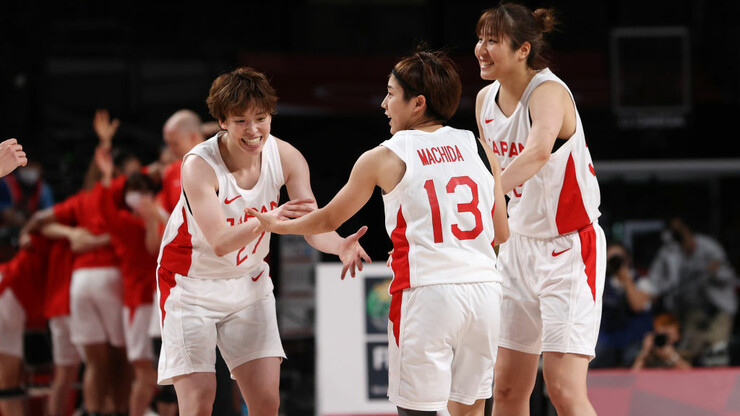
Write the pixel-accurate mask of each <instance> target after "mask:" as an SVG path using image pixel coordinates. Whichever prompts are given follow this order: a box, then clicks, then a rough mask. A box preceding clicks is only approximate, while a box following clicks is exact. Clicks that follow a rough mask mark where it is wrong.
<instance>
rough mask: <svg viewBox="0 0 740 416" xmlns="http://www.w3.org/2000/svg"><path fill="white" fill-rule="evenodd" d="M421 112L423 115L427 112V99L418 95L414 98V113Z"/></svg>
mask: <svg viewBox="0 0 740 416" xmlns="http://www.w3.org/2000/svg"><path fill="white" fill-rule="evenodd" d="M417 111H421V113H422V114H423V113H424V112H425V111H427V97H425V96H423V95H419V96H417V97H416V98H414V112H417Z"/></svg>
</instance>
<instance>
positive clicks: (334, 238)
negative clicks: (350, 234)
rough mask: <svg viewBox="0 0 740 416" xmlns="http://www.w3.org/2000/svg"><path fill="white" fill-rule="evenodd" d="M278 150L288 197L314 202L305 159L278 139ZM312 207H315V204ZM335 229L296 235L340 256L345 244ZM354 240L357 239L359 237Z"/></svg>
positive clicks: (290, 146)
mask: <svg viewBox="0 0 740 416" xmlns="http://www.w3.org/2000/svg"><path fill="white" fill-rule="evenodd" d="M278 149H279V150H280V159H281V163H282V166H283V174H284V175H285V187H286V190H287V191H288V197H289V198H290V199H292V200H305V199H311V200H314V201H315V198H314V195H313V190H312V189H311V177H310V171H309V168H308V163H307V162H306V159H305V158H304V157H303V155H302V154H301V152H300V151H298V149H296V148H295V147H293V146H292V145H290V144H289V143H287V142H285V141H283V140H279V139H278ZM313 205H314V207H316V203H315V202H314V204H313ZM340 224H341V223H340ZM337 227H338V226H337ZM337 227H334V228H331V229H324V230H322V231H319V232H316V233H314V232H311V233H305V234H304V233H298V234H304V235H305V238H306V241H308V243H309V244H311V246H313V247H314V248H316V249H318V250H321V251H323V252H325V253H329V254H337V255H340V253H342V252H343V251H346V249H347V247H346V245H347V242H346V241H345V239H344V238H342V237H340V236H339V234H337V233H336V232H334V230H336V228H337ZM362 234H364V232H363V233H362ZM356 238H359V236H357V237H356ZM359 249H360V250H361V253H358V254H360V255H361V256H362V257H363V258H365V260H366V261H369V260H370V259H369V257H367V254H365V252H364V250H362V248H361V247H359ZM340 257H341V255H340Z"/></svg>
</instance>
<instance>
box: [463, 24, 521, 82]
mask: <svg viewBox="0 0 740 416" xmlns="http://www.w3.org/2000/svg"><path fill="white" fill-rule="evenodd" d="M522 55H523V56H522ZM475 57H476V58H477V59H478V65H479V66H480V76H481V78H483V79H485V80H488V81H491V80H495V79H500V78H503V77H505V76H506V74H509V73H511V72H512V71H514V70H516V69H517V68H522V69H524V68H526V63H525V62H526V61H525V60H526V51H522V50H521V48H520V49H512V48H511V42H510V40H509V38H508V37H505V36H504V37H494V36H492V35H483V34H481V35H480V36H479V37H478V43H476V44H475Z"/></svg>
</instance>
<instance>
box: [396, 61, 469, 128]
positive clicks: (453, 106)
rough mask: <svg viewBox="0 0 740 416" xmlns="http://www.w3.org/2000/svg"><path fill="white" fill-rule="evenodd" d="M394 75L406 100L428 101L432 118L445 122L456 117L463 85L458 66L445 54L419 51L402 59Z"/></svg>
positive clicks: (429, 114) (428, 112) (428, 110)
mask: <svg viewBox="0 0 740 416" xmlns="http://www.w3.org/2000/svg"><path fill="white" fill-rule="evenodd" d="M391 73H392V74H393V76H394V77H395V78H396V79H397V80H398V83H399V84H400V85H401V87H402V88H403V98H404V100H407V101H408V100H409V99H411V98H413V97H415V96H419V95H423V96H424V98H426V103H427V111H426V114H427V115H428V116H430V117H432V118H434V119H435V120H439V121H441V122H443V123H444V122H446V121H447V120H449V119H450V118H452V116H453V115H455V112H456V111H457V107H458V105H460V95H461V94H462V85H461V83H460V76H459V75H458V74H457V70H456V69H455V63H454V62H453V61H452V59H450V57H448V56H447V54H445V53H444V52H441V51H438V52H428V51H418V52H416V53H414V54H413V55H411V56H408V57H406V58H403V59H401V61H399V62H398V63H397V64H396V66H395V67H393V71H392V72H391Z"/></svg>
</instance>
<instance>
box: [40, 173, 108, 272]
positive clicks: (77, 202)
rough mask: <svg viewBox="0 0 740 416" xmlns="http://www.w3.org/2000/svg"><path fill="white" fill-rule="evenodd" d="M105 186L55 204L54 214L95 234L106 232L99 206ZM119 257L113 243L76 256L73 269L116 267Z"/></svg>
mask: <svg viewBox="0 0 740 416" xmlns="http://www.w3.org/2000/svg"><path fill="white" fill-rule="evenodd" d="M102 190H103V186H102V185H100V184H98V185H96V186H95V188H93V189H92V190H90V191H80V192H78V193H76V194H74V195H72V196H71V197H69V198H67V199H66V200H64V201H63V202H60V203H58V204H55V205H54V216H55V217H56V219H57V221H59V222H60V223H62V224H66V225H71V226H75V227H83V228H85V229H87V230H88V231H90V232H91V233H92V234H94V235H100V234H104V233H105V232H106V227H105V218H103V215H102V213H101V211H100V207H99V206H98V199H99V194H100V192H102ZM115 266H118V259H117V258H116V254H115V252H114V251H113V247H112V246H111V245H107V246H104V247H100V248H97V249H95V250H91V251H88V252H86V253H79V254H77V255H76V256H75V258H74V262H73V265H72V268H73V270H77V269H82V268H90V267H115Z"/></svg>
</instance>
